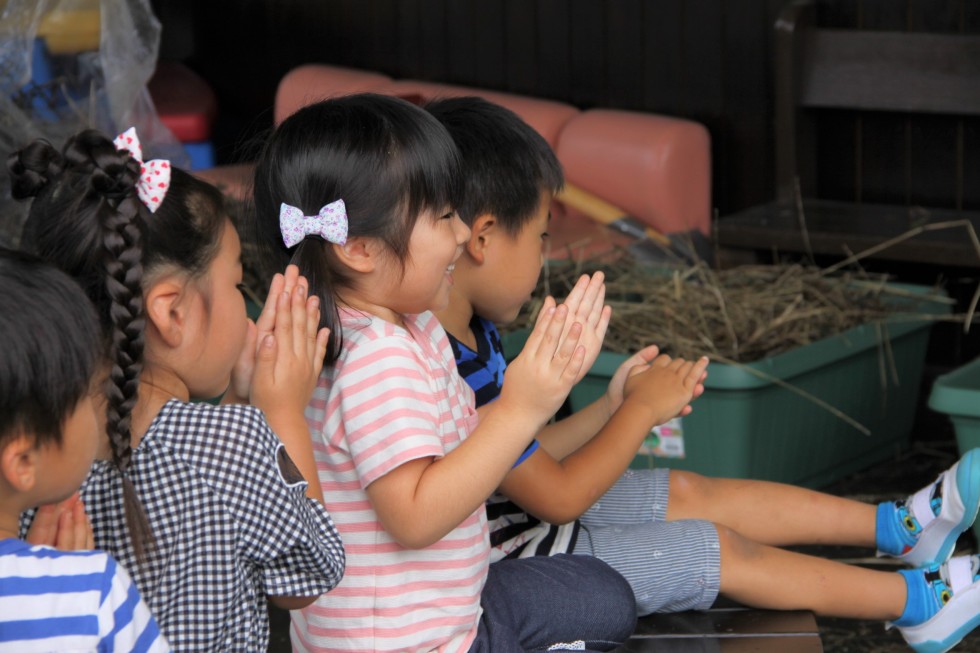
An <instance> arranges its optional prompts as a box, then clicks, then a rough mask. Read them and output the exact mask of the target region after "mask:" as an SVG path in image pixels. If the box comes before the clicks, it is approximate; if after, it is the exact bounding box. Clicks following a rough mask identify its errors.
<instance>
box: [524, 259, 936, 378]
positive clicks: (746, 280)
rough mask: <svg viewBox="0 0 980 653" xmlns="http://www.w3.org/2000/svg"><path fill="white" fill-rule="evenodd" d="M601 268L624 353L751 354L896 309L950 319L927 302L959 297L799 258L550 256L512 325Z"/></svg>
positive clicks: (613, 347) (614, 337) (612, 342)
mask: <svg viewBox="0 0 980 653" xmlns="http://www.w3.org/2000/svg"><path fill="white" fill-rule="evenodd" d="M596 270H602V271H603V272H604V273H605V275H606V303H607V304H609V305H610V306H611V307H612V309H613V316H612V320H611V322H610V326H609V330H608V332H607V335H606V341H605V345H604V347H605V349H607V350H609V351H613V352H616V353H632V352H635V351H637V350H638V349H640V348H642V347H644V346H646V345H648V344H657V345H659V346H660V348H661V350H662V351H664V352H666V353H669V354H671V355H673V356H682V357H684V358H688V359H693V358H696V357H698V356H701V355H707V356H708V357H709V358H711V359H713V360H716V361H723V362H736V363H750V362H752V361H756V360H759V359H762V358H766V357H768V356H773V355H776V354H779V353H781V352H784V351H787V350H789V349H793V348H795V347H800V346H803V345H806V344H809V343H812V342H815V341H817V340H820V339H822V338H826V337H829V336H833V335H837V334H839V333H842V332H844V331H847V330H848V329H851V328H852V327H855V326H857V325H860V324H867V323H873V322H881V321H882V320H884V319H886V318H891V319H893V320H894V319H909V320H938V319H950V316H949V315H946V314H943V315H930V314H927V313H923V312H920V309H919V307H920V306H921V302H922V301H926V300H928V301H931V302H935V301H940V302H947V303H951V302H950V301H949V300H948V299H947V298H946V297H945V295H943V294H940V293H935V294H929V295H928V297H924V296H922V295H917V294H914V293H911V292H908V291H907V290H903V289H902V288H899V287H897V286H894V285H889V284H888V283H887V280H886V279H885V278H884V277H879V278H869V277H868V276H867V275H866V274H862V275H855V274H840V275H836V276H830V275H827V274H825V273H824V272H823V271H822V270H820V269H819V268H816V267H808V266H803V265H797V264H783V265H752V266H739V267H735V268H731V269H728V270H712V269H710V268H709V267H708V266H706V265H704V264H699V265H694V266H690V267H683V268H673V269H665V268H653V267H649V266H645V265H643V264H640V263H637V262H636V261H635V260H633V259H632V258H630V257H628V256H608V255H606V256H601V257H598V258H595V259H588V260H582V261H574V262H565V261H558V262H556V261H550V262H549V264H548V265H547V266H546V269H545V271H544V273H543V275H542V279H541V281H540V283H539V284H538V289H537V291H536V292H535V295H534V300H533V301H532V302H530V303H529V304H528V306H527V307H526V308H525V310H524V311H522V314H521V317H519V318H518V321H517V322H516V323H514V324H513V325H508V326H507V327H506V328H507V329H508V330H512V329H517V328H525V327H528V326H530V324H532V323H533V320H534V317H535V316H536V315H537V311H538V310H539V309H540V306H541V301H542V298H543V297H545V296H546V295H548V294H551V295H553V296H555V297H558V298H562V297H564V296H566V295H567V294H568V292H569V291H570V290H571V288H572V286H573V285H574V284H575V281H576V280H577V279H578V278H579V276H580V275H581V274H583V273H586V274H589V273H592V272H594V271H596ZM899 300H900V301H899Z"/></svg>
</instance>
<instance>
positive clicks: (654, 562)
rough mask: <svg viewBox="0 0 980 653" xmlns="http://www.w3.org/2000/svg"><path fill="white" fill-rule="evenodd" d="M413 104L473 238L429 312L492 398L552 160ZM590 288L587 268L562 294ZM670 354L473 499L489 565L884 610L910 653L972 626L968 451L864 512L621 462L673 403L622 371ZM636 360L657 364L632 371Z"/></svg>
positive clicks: (710, 594)
mask: <svg viewBox="0 0 980 653" xmlns="http://www.w3.org/2000/svg"><path fill="white" fill-rule="evenodd" d="M426 108H427V109H428V111H429V112H430V113H431V114H432V115H434V116H435V117H436V118H437V119H438V120H439V121H440V122H442V123H443V124H444V125H445V126H446V128H447V129H448V130H449V132H450V134H452V136H453V138H454V140H455V142H456V145H457V147H458V148H459V150H460V156H461V158H462V161H463V169H464V177H465V180H466V190H465V192H464V195H463V199H462V201H461V202H460V204H459V210H460V215H461V217H462V218H463V219H464V221H466V223H467V224H468V225H470V228H471V230H472V231H471V236H470V239H469V241H468V242H467V243H466V244H465V253H464V254H463V256H461V257H460V259H459V260H458V261H457V263H456V270H455V272H456V284H455V285H454V286H453V288H452V290H451V292H450V298H449V303H448V307H447V308H446V309H445V310H442V311H440V312H439V313H438V316H439V320H440V322H441V323H442V324H443V326H444V327H445V328H446V330H447V331H448V333H449V334H450V335H449V337H450V340H451V341H452V343H453V348H454V354H455V357H456V360H457V364H458V366H459V368H460V370H461V371H464V370H465V371H464V372H463V373H464V374H465V375H466V378H467V380H468V381H470V382H471V383H472V384H473V386H474V389H477V396H478V401H479V402H481V403H484V404H486V405H487V407H488V408H490V407H494V406H496V404H497V402H499V398H497V397H498V393H499V392H500V381H501V379H503V378H504V369H505V368H506V367H507V365H506V362H505V360H504V357H503V353H502V352H501V348H500V340H499V335H498V333H497V329H496V326H495V325H494V323H498V324H505V323H507V322H510V321H512V320H513V319H514V318H515V317H516V316H517V314H518V312H519V311H520V309H521V306H522V305H523V304H524V303H525V302H526V301H527V300H528V299H529V296H530V293H531V291H532V290H533V288H534V286H535V284H536V282H537V279H538V276H539V274H540V268H541V264H542V253H541V242H542V239H543V238H544V237H545V236H546V232H547V226H548V208H549V205H550V202H551V199H552V197H553V195H554V194H555V193H556V192H557V191H558V189H559V188H560V187H561V185H562V172H561V167H560V164H559V163H558V161H557V159H556V157H555V155H554V153H553V152H552V151H551V148H550V147H549V146H548V144H547V143H546V142H545V141H544V139H543V138H541V136H540V135H539V134H538V133H537V132H535V131H534V129H532V128H531V127H530V126H529V125H528V124H527V123H525V122H524V121H523V120H521V119H520V117H518V116H517V115H516V114H514V113H513V112H511V111H509V110H508V109H505V108H504V107H501V106H499V105H495V104H492V103H490V102H487V101H485V100H482V99H479V98H455V99H446V100H439V101H434V102H432V103H430V104H428V105H427V107H426ZM601 293H602V288H601V284H600V283H597V282H596V281H595V280H594V279H593V280H592V282H591V283H590V282H589V280H588V279H584V278H583V279H581V280H580V281H579V283H578V284H577V285H576V287H575V289H574V290H573V291H572V295H588V294H601ZM595 323H596V324H597V325H600V326H597V329H599V330H601V329H602V328H604V325H601V320H599V319H596V321H595ZM588 331H589V329H586V332H588ZM597 341H598V342H601V338H594V339H591V340H589V339H583V340H580V342H585V343H588V345H589V346H592V345H594V343H596V342H597ZM595 353H597V352H595ZM595 353H593V354H591V355H592V356H594V355H595ZM671 364H672V363H671V362H669V359H666V358H665V357H663V356H657V348H656V347H648V348H646V349H644V350H642V351H640V352H639V353H638V354H636V355H635V356H633V357H631V358H630V359H628V360H627V361H626V362H625V363H624V364H623V365H622V366H621V367H620V368H619V369H618V370H617V372H616V373H615V374H614V376H613V378H612V379H611V381H610V383H609V387H608V389H607V392H606V394H605V395H604V396H603V397H601V398H600V399H598V400H597V401H596V402H594V403H593V404H592V405H590V406H588V407H586V408H584V409H583V410H582V411H579V412H577V413H575V414H574V415H572V416H570V417H568V418H566V419H563V420H560V421H558V422H557V423H555V424H551V425H548V426H547V427H545V428H544V429H542V430H541V432H540V433H539V434H538V436H537V440H538V443H539V445H540V446H538V447H537V448H536V449H533V450H532V451H529V453H528V455H527V456H526V459H525V460H523V461H522V462H520V463H519V464H518V465H517V466H515V468H514V469H512V470H511V471H510V472H509V473H508V474H507V476H506V477H505V478H504V480H503V482H502V483H501V485H500V492H501V495H500V496H497V497H495V498H494V499H493V500H492V501H491V504H490V505H489V506H488V508H487V511H488V513H489V514H491V515H495V516H496V517H497V521H496V522H495V523H494V524H493V527H492V528H493V529H494V531H493V533H492V534H491V541H493V542H494V545H495V556H496V559H501V558H506V557H508V556H536V555H550V554H553V553H557V552H572V553H577V554H584V555H594V556H598V557H599V558H601V559H603V560H604V561H606V562H607V563H609V564H610V565H611V566H612V567H613V568H614V569H616V570H617V571H619V572H620V573H622V574H623V575H624V576H625V577H626V579H627V580H628V581H629V582H630V585H631V586H632V588H633V591H634V594H635V597H636V606H637V611H638V612H639V613H640V614H646V613H650V612H673V611H679V610H686V609H692V608H694V609H706V608H708V607H710V605H711V604H712V603H713V602H714V600H715V598H716V597H717V595H718V594H719V593H720V594H724V595H726V596H728V597H729V598H732V599H735V600H737V601H740V602H741V603H744V604H746V605H751V606H755V607H763V608H775V609H810V610H813V611H815V612H817V613H820V614H827V615H835V616H842V617H852V618H859V619H879V620H890V621H892V622H893V625H895V626H897V627H898V628H899V630H900V631H901V633H902V635H903V637H904V638H905V639H906V640H907V641H908V643H909V644H910V645H911V646H912V648H914V649H915V650H917V651H920V652H929V653H934V652H936V651H945V650H948V649H949V648H951V647H953V646H955V645H956V643H957V642H959V641H960V640H961V639H962V638H963V637H964V636H965V635H966V634H967V633H968V632H970V630H972V629H973V628H975V627H976V626H977V624H978V623H980V561H978V558H977V557H976V556H961V557H955V558H950V555H951V553H952V551H953V548H954V546H955V544H956V539H957V537H958V536H959V534H960V533H962V532H963V531H964V530H966V529H967V528H969V527H970V525H971V524H972V523H973V521H974V519H975V518H976V515H977V509H978V506H980V449H974V450H973V451H970V452H967V453H966V454H965V455H964V456H963V457H962V458H961V459H960V461H959V462H958V463H957V464H955V465H954V466H953V467H952V468H951V469H950V470H948V471H946V472H944V473H943V474H942V475H940V477H939V478H938V479H937V481H936V482H935V483H933V484H930V485H928V486H926V487H925V488H923V489H921V490H920V491H918V492H916V493H915V494H913V495H911V496H910V497H909V498H908V499H907V500H905V501H897V502H895V501H888V502H884V503H881V504H878V505H877V506H875V505H868V504H864V503H860V502H857V501H852V500H849V499H844V498H839V497H835V496H831V495H828V494H823V493H819V492H815V491H812V490H808V489H804V488H799V487H793V486H789V485H783V484H778V483H769V482H761V481H753V480H741V479H724V478H709V477H705V476H702V475H700V474H696V473H694V472H688V471H680V470H670V469H655V470H643V471H639V470H627V469H626V468H627V466H628V465H629V462H630V460H632V458H633V456H634V455H635V453H636V450H637V449H638V447H639V445H640V444H641V443H642V441H643V438H644V437H646V435H647V434H648V433H649V431H650V429H651V428H652V427H653V426H655V425H656V424H659V423H662V422H663V421H665V420H666V419H667V418H669V417H672V415H671V414H670V413H671V409H672V406H671V405H670V403H669V402H666V401H664V400H662V399H661V397H658V396H657V395H655V394H654V395H649V396H643V395H644V392H649V391H650V389H651V388H650V387H647V388H645V389H644V388H637V387H633V383H634V380H635V379H636V378H637V377H641V376H645V375H647V374H649V373H650V372H652V371H654V369H655V368H656V367H657V366H659V365H668V366H669V365H671ZM637 366H638V369H645V368H646V367H647V366H650V367H651V368H654V369H650V370H647V371H645V372H643V373H641V374H636V375H635V376H630V374H633V372H634V369H633V368H635V367H637ZM508 374H509V372H508ZM721 437H723V436H721ZM624 470H626V471H625V473H624ZM792 544H845V545H854V546H868V547H876V548H877V549H878V551H879V553H881V554H884V555H890V556H893V557H896V558H897V559H898V560H900V561H902V562H904V563H906V564H908V565H909V566H911V567H912V568H911V569H902V570H900V571H898V572H897V573H895V572H883V571H873V570H869V569H865V568H861V567H856V566H850V565H845V564H842V563H838V562H835V561H831V560H826V559H823V558H819V557H814V556H807V555H803V554H799V553H794V552H790V551H787V550H785V549H782V548H777V547H781V546H785V545H792Z"/></svg>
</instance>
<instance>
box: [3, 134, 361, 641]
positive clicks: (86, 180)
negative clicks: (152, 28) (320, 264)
mask: <svg viewBox="0 0 980 653" xmlns="http://www.w3.org/2000/svg"><path fill="white" fill-rule="evenodd" d="M142 159H143V156H142V152H141V151H140V147H139V143H138V140H137V139H136V135H135V132H134V131H133V130H130V131H128V132H126V133H125V134H123V135H121V136H120V137H119V138H117V139H116V140H115V141H112V140H110V139H108V138H106V137H105V136H104V135H102V134H100V133H98V132H96V131H92V130H87V131H83V132H81V133H79V134H77V135H75V136H74V137H72V138H71V139H69V140H68V142H67V143H66V144H65V146H64V148H63V149H62V150H61V151H60V152H59V151H58V150H56V149H55V148H54V147H53V146H52V145H51V144H49V143H47V142H46V141H43V140H38V141H34V142H32V143H30V144H29V145H27V146H26V147H24V148H23V149H21V150H19V151H17V152H14V153H13V154H11V155H10V156H9V158H8V161H7V166H8V169H9V170H10V173H11V179H12V193H13V196H14V197H16V198H18V199H23V198H33V200H32V204H31V208H30V212H29V215H28V219H27V222H26V224H25V231H24V236H23V244H24V247H25V248H26V249H29V250H32V251H33V252H34V253H36V254H38V255H40V256H41V257H43V258H45V259H47V260H49V261H51V262H52V263H54V264H55V265H57V266H59V267H60V268H61V269H63V270H64V271H66V272H68V273H69V274H70V275H71V276H73V277H74V278H75V279H76V280H77V281H78V282H79V283H80V284H81V285H82V287H83V288H84V289H85V291H86V293H87V295H88V296H89V298H90V299H91V300H92V302H93V304H94V305H95V308H96V312H97V313H98V316H99V319H100V321H101V327H102V332H103V334H104V338H105V341H106V342H105V344H106V348H107V350H108V352H109V353H108V356H107V359H106V362H105V365H104V367H105V371H104V374H105V377H106V381H105V384H104V387H105V393H104V398H105V412H104V415H105V430H106V433H107V434H108V438H107V440H106V442H105V443H104V446H103V447H102V450H101V451H100V455H98V456H97V459H96V461H95V463H94V464H93V466H92V468H91V470H90V472H89V474H88V477H87V478H86V480H85V482H84V483H83V485H82V489H81V497H82V500H83V501H84V502H85V505H86V506H87V508H88V512H89V516H90V519H91V521H92V529H93V534H94V540H95V545H96V546H97V547H99V548H102V549H105V550H107V551H108V552H110V553H111V554H112V555H114V556H115V557H116V558H117V559H119V560H120V561H121V562H122V563H123V565H124V566H125V567H127V569H128V570H129V571H130V573H131V574H132V576H133V579H134V581H135V583H136V585H137V587H138V588H139V590H140V592H141V594H142V595H143V596H144V597H145V599H146V602H147V604H148V605H149V607H150V609H151V611H152V612H153V614H154V615H155V616H156V618H157V621H158V622H159V624H160V628H161V631H162V632H163V633H164V635H165V636H166V637H167V640H168V641H169V642H170V644H171V646H172V647H173V649H174V650H176V651H181V650H183V651H195V652H197V651H265V650H266V647H267V645H268V635H269V626H268V616H267V605H266V598H265V597H266V596H268V597H269V599H270V600H272V601H273V602H274V603H275V604H277V605H278V606H280V607H284V608H287V609H293V608H298V607H303V606H305V605H307V604H308V603H310V602H312V601H314V600H315V599H316V598H317V597H318V596H319V595H320V594H322V593H324V592H326V591H328V590H330V589H332V588H333V587H334V586H335V585H336V584H337V583H338V582H339V581H340V578H341V576H342V574H343V570H344V562H345V560H344V551H343V548H342V544H341V542H340V537H339V535H338V534H337V531H336V529H335V528H334V524H333V522H332V520H331V518H330V516H329V515H328V513H327V511H326V509H325V508H324V507H323V505H322V494H321V490H320V484H319V482H318V481H317V477H316V469H315V465H314V462H313V456H312V445H311V443H310V438H309V432H308V429H307V426H306V423H305V419H304V417H303V409H304V407H305V405H306V402H307V401H308V400H309V398H310V396H311V394H312V391H313V387H314V385H315V382H316V378H317V376H318V374H319V372H320V369H321V367H322V361H323V359H324V353H325V350H326V345H327V337H328V335H329V333H328V331H327V330H326V329H320V330H318V324H319V320H320V315H319V305H318V300H317V298H313V297H311V298H308V297H307V282H306V280H305V279H303V278H301V277H299V276H298V272H297V270H296V268H295V267H292V268H289V269H287V271H286V273H285V274H284V275H283V274H279V275H276V277H275V278H274V279H273V281H272V284H271V288H270V291H269V297H268V300H267V301H266V304H265V307H264V308H263V311H262V314H261V315H260V317H259V318H258V319H257V321H256V322H255V323H252V322H251V321H250V320H248V319H247V317H246V313H245V303H244V299H243V297H242V295H241V293H240V291H239V286H240V284H241V281H242V266H241V244H240V241H239V239H238V234H237V232H236V230H235V227H234V225H233V224H232V222H231V220H230V218H229V217H228V215H227V213H226V212H225V211H224V209H223V206H222V198H221V195H220V194H219V193H218V192H217V190H216V189H214V188H213V187H212V186H210V185H208V184H206V183H204V182H202V181H200V180H198V179H196V178H194V177H192V176H191V175H189V174H188V173H186V172H183V171H182V170H179V169H176V168H171V167H170V165H169V163H168V162H166V161H162V160H152V161H145V162H144V161H143V160H142ZM65 327H66V328H71V325H65ZM226 389H227V390H228V391H227V392H225V391H226ZM222 393H225V398H224V401H225V404H226V405H219V406H215V405H211V404H209V403H192V402H191V399H192V398H208V397H215V396H218V395H220V394H222ZM249 400H250V402H251V404H252V406H246V405H240V404H241V403H245V402H248V401H249ZM294 461H295V463H294ZM308 481H312V482H308ZM22 521H23V523H22V526H23V527H26V526H27V525H28V524H29V521H30V516H29V515H27V516H25V519H24V520H22Z"/></svg>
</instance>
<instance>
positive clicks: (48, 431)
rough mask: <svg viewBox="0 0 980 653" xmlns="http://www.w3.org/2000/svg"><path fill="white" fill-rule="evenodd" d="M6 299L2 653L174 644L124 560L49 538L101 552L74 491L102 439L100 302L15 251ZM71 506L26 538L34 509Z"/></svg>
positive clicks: (1, 287)
mask: <svg viewBox="0 0 980 653" xmlns="http://www.w3.org/2000/svg"><path fill="white" fill-rule="evenodd" d="M0 297H3V299H4V302H5V303H6V305H7V307H8V308H7V310H4V311H0V342H3V345H4V346H3V348H2V350H0V651H16V652H17V653H32V652H35V651H67V650H72V651H82V650H85V651H95V650H99V651H103V650H113V651H152V652H158V651H169V650H170V649H169V646H168V645H167V643H166V641H165V640H164V639H163V637H162V636H161V635H160V631H159V629H158V628H157V624H156V621H155V620H154V619H153V616H152V615H151V614H150V612H149V610H148V609H147V607H146V605H145V604H144V603H143V601H142V599H141V598H140V595H139V593H138V592H137V590H136V586H135V585H134V584H133V583H132V581H131V580H130V578H129V575H128V574H127V573H126V571H125V570H124V569H123V568H122V567H120V566H118V564H117V563H116V561H115V560H113V559H112V557H110V556H109V555H108V554H106V553H103V552H101V551H60V550H57V549H55V548H52V547H51V546H48V545H47V544H57V545H59V546H63V547H69V548H75V547H83V548H84V547H86V546H88V547H91V538H92V535H91V527H90V526H89V525H88V522H87V519H86V518H85V513H84V508H83V507H82V506H81V503H80V502H77V501H76V499H77V497H74V496H73V493H74V492H75V491H76V490H77V489H78V487H79V485H80V484H81V482H82V480H84V478H85V475H86V474H87V473H88V470H89V467H90V466H91V464H92V460H93V458H94V457H95V453H96V449H97V446H98V443H99V442H100V441H101V440H102V438H101V437H100V433H101V432H100V429H99V421H98V419H97V417H96V412H95V408H94V406H93V396H92V392H91V390H92V380H93V376H94V375H95V374H96V368H97V366H98V365H99V364H100V363H101V358H100V356H99V354H100V352H101V351H102V350H103V345H102V341H101V336H100V335H99V333H100V331H99V327H98V323H97V319H96V317H95V313H94V311H93V309H92V306H91V303H90V302H89V301H88V299H87V298H86V297H85V295H84V293H83V292H82V290H81V288H79V287H78V285H77V284H75V282H74V281H72V280H71V279H70V278H69V277H68V276H67V275H65V274H64V273H62V272H60V271H58V270H56V269H55V268H53V267H51V266H49V265H47V264H45V263H42V262H40V261H39V260H37V259H35V258H33V257H31V256H29V255H26V254H21V253H18V252H12V251H9V250H4V249H0ZM70 497H71V499H69V498H70ZM66 500H67V501H66ZM62 501H65V504H64V505H63V506H60V507H59V508H58V509H56V510H43V509H42V510H41V511H40V512H39V513H38V517H37V519H36V520H35V523H34V525H33V526H32V529H31V531H30V532H29V533H28V541H24V540H21V539H18V532H19V528H20V526H19V518H20V514H21V513H22V512H23V511H24V510H26V509H28V508H33V507H36V506H38V505H42V504H53V503H57V502H62ZM42 531H44V532H42ZM31 542H35V543H37V542H45V543H46V544H32V543H31Z"/></svg>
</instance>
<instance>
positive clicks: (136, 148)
mask: <svg viewBox="0 0 980 653" xmlns="http://www.w3.org/2000/svg"><path fill="white" fill-rule="evenodd" d="M112 142H113V144H115V146H116V149H117V150H126V151H127V152H129V154H130V156H132V157H133V158H134V159H136V161H138V162H139V164H140V178H139V181H138V182H136V194H137V196H138V197H139V198H140V201H141V202H143V204H145V205H146V208H148V209H150V213H156V210H157V209H158V208H160V203H161V202H163V198H164V197H166V196H167V191H168V190H169V189H170V161H167V160H166V159H153V160H152V161H145V162H144V161H143V148H142V147H140V139H139V138H137V136H136V128H135V127H130V128H129V129H127V130H126V131H124V132H123V133H121V134H119V136H116V138H115V140H114V141H112Z"/></svg>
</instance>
